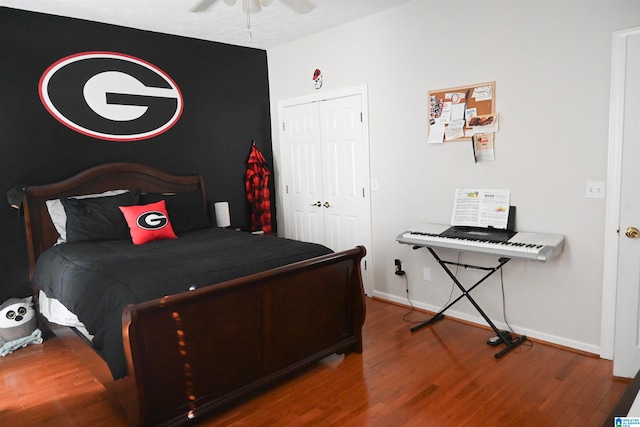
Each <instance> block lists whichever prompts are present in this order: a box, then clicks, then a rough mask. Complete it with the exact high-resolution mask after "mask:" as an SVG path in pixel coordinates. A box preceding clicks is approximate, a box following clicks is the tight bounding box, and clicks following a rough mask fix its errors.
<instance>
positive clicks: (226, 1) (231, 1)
mask: <svg viewBox="0 0 640 427" xmlns="http://www.w3.org/2000/svg"><path fill="white" fill-rule="evenodd" d="M222 1H223V2H225V3H226V4H228V5H229V6H233V5H234V4H236V0H222Z"/></svg>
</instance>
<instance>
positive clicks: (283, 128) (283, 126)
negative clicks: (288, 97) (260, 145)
mask: <svg viewBox="0 0 640 427" xmlns="http://www.w3.org/2000/svg"><path fill="white" fill-rule="evenodd" d="M284 123H285V122H282V132H284V131H285V130H286V129H285V125H284Z"/></svg>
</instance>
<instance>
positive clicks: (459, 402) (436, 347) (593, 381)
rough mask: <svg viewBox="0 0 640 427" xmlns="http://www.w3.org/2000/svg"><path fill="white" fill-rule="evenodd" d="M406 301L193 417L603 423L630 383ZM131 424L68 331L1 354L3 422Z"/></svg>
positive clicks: (374, 308)
mask: <svg viewBox="0 0 640 427" xmlns="http://www.w3.org/2000/svg"><path fill="white" fill-rule="evenodd" d="M407 311H408V309H407V308H405V307H399V306H395V305H392V304H388V303H385V302H381V301H375V300H368V301H367V320H366V323H365V328H364V353H363V354H361V355H360V354H351V355H349V356H347V357H343V356H338V355H335V356H331V357H328V358H326V359H324V360H323V361H321V362H320V363H318V364H316V365H314V366H313V367H311V368H309V369H307V370H306V371H304V372H303V373H301V374H299V375H296V376H295V377H293V378H292V379H291V380H290V381H287V382H284V383H282V384H279V385H277V386H275V387H272V388H270V389H268V390H267V391H265V392H264V393H260V394H257V395H255V396H253V397H252V398H251V399H245V400H244V401H242V402H240V403H238V404H236V405H234V406H231V407H229V408H226V409H225V410H224V411H220V412H219V413H217V414H212V415H211V416H207V417H206V418H203V419H201V420H198V421H197V422H196V423H194V424H196V425H198V426H206V427H214V426H229V425H235V426H271V425H285V426H319V425H321V426H354V427H355V426H385V427H387V426H462V425H469V426H509V425H514V426H516V425H517V426H563V427H564V426H601V425H602V424H603V423H605V422H608V421H609V420H608V417H609V412H610V411H611V410H612V408H613V407H614V406H615V404H616V402H617V401H618V399H619V398H620V396H622V394H623V393H624V391H625V389H626V388H627V386H628V384H629V381H627V380H622V379H617V378H613V376H612V374H611V372H612V365H611V362H610V361H606V360H601V359H599V358H597V357H595V356H591V355H585V354H579V353H575V352H572V351H567V350H564V349H559V348H556V347H552V346H549V345H545V344H542V343H533V344H532V345H531V343H525V345H523V346H520V347H518V348H516V349H514V350H513V351H512V352H510V353H508V354H507V355H506V356H504V357H503V358H501V359H495V358H494V356H493V355H494V354H495V353H496V352H497V351H498V350H499V349H500V348H501V347H491V346H489V345H487V344H485V342H486V340H487V339H488V338H489V337H490V336H491V335H492V331H490V330H488V329H484V328H481V327H476V326H471V325H468V324H464V323H461V322H457V321H454V320H450V319H447V318H445V319H444V320H442V321H439V322H437V323H436V324H434V325H432V326H429V327H427V328H424V329H422V330H420V331H417V332H414V333H411V332H410V331H409V328H410V326H411V325H410V324H409V323H406V322H405V321H404V320H403V315H404V314H405V313H407ZM409 318H410V319H412V320H419V319H425V318H428V315H427V314H423V313H420V312H414V313H412V314H411V315H410V316H409ZM612 424H613V420H611V425H612ZM124 425H126V422H125V421H124V420H123V418H122V414H121V412H120V411H119V408H118V407H117V406H116V405H115V403H114V401H113V400H112V398H111V397H110V395H109V393H108V392H107V390H106V389H105V388H104V386H103V385H102V384H101V383H99V382H98V380H97V379H96V378H95V377H94V376H93V375H92V373H91V372H90V371H89V369H87V368H86V367H85V366H84V365H83V364H82V363H81V362H80V361H79V360H78V359H77V358H76V356H75V355H74V352H73V351H72V350H70V349H68V348H67V347H65V345H64V344H63V343H62V342H61V340H59V339H57V338H52V339H49V340H47V341H45V342H44V343H43V344H41V345H32V346H28V347H26V348H22V349H20V350H17V351H15V352H14V353H13V354H11V355H9V356H7V357H4V358H1V359H0V426H20V427H28V426H65V427H66V426H105V427H106V426H109V427H117V426H124Z"/></svg>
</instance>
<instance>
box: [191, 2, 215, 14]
mask: <svg viewBox="0 0 640 427" xmlns="http://www.w3.org/2000/svg"><path fill="white" fill-rule="evenodd" d="M217 1H218V0H200V2H199V3H198V4H197V5H196V6H195V7H194V8H193V9H191V12H204V11H205V10H207V9H209V8H210V7H211V6H212V5H213V4H214V3H215V2H217Z"/></svg>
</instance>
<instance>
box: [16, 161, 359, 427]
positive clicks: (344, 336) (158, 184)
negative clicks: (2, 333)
mask: <svg viewBox="0 0 640 427" xmlns="http://www.w3.org/2000/svg"><path fill="white" fill-rule="evenodd" d="M114 189H139V190H140V191H141V192H145V193H150V192H157V193H186V192H191V191H195V190H199V191H201V192H202V194H205V193H204V188H203V182H202V178H201V177H200V176H199V175H188V176H175V175H171V174H167V173H164V172H161V171H158V170H156V169H153V168H150V167H147V166H143V165H138V164H131V163H113V164H105V165H101V166H97V167H94V168H90V169H88V170H86V171H83V172H81V173H79V174H77V175H75V176H73V177H70V178H68V179H66V180H63V181H60V182H57V183H54V184H48V185H39V186H29V187H27V188H26V190H25V196H24V200H23V210H24V218H25V226H26V234H27V249H28V255H29V265H30V274H31V277H32V278H33V276H34V271H35V270H36V264H37V261H38V259H39V258H41V255H42V254H43V252H45V251H47V249H49V248H51V247H52V246H54V244H55V243H56V241H57V239H58V237H59V236H58V232H57V230H56V228H55V227H54V225H53V223H52V220H51V219H50V216H49V212H48V210H47V206H46V203H45V202H46V201H47V200H51V199H54V198H58V197H62V196H74V195H82V194H95V193H100V192H104V191H107V190H114ZM203 204H205V206H206V201H204V200H203ZM236 233H238V234H246V233H242V232H236ZM255 237H257V238H267V239H268V238H270V239H279V238H276V237H272V236H264V237H260V236H255ZM179 239H180V237H179ZM179 239H178V240H179ZM364 254H365V249H364V248H363V247H356V248H353V249H351V250H348V251H344V252H339V253H329V254H326V255H322V256H316V257H314V258H311V259H306V260H301V261H297V262H294V263H292V264H287V265H283V266H279V267H276V268H270V269H268V270H266V271H260V272H255V273H252V274H249V275H246V276H242V277H237V278H233V279H231V280H225V281H223V282H221V283H217V282H213V283H211V286H198V287H197V289H195V290H192V291H186V292H180V293H177V294H172V295H167V296H164V297H162V298H156V299H153V300H149V301H144V302H136V303H135V304H128V305H126V307H125V308H124V310H123V312H122V317H121V318H122V323H121V332H122V344H123V347H124V357H125V359H126V366H127V375H126V376H125V377H124V379H120V380H115V381H114V380H113V379H112V377H111V375H109V369H108V368H107V365H106V363H105V362H104V361H103V360H102V359H101V358H100V356H98V355H97V353H95V352H94V351H93V350H92V349H91V347H90V346H89V345H87V343H86V342H84V340H83V339H82V338H80V336H79V335H78V334H76V333H74V332H70V329H69V328H68V327H61V326H57V325H53V324H50V325H48V326H49V327H50V328H51V329H52V330H53V331H54V332H55V333H56V335H58V336H59V337H60V338H59V339H65V340H66V342H67V344H68V345H69V346H70V347H71V348H72V349H73V350H74V351H75V352H76V354H77V355H78V357H79V358H81V359H82V360H84V361H85V362H86V363H87V364H88V365H89V366H90V368H91V369H92V370H93V371H94V373H96V376H97V377H98V378H99V380H100V381H101V382H102V383H103V384H104V385H105V387H106V388H107V389H109V390H110V391H111V392H112V397H113V398H114V399H115V400H116V401H118V402H119V403H120V405H121V407H122V408H123V409H124V410H125V412H126V416H127V419H128V423H129V424H130V425H145V426H147V425H149V426H151V425H180V424H184V423H187V422H189V421H190V420H192V419H196V418H199V416H200V415H202V414H205V413H207V412H211V411H213V410H216V409H219V408H221V407H223V406H224V405H227V404H229V403H231V402H233V401H234V400H236V399H238V398H240V397H244V396H247V395H249V394H251V393H254V392H256V391H257V390H262V389H263V388H265V387H266V386H268V385H269V384H272V383H274V382H276V381H279V380H282V379H283V378H286V377H287V376H289V375H290V374H292V373H294V372H296V371H298V370H300V369H302V368H304V367H306V366H309V365H310V364H312V363H314V362H317V361H318V360H320V359H323V358H324V357H327V356H329V355H331V354H333V353H345V354H348V353H351V352H358V353H361V352H362V335H361V331H362V325H363V323H364V318H365V305H364V292H363V288H362V276H361V272H360V261H361V259H362V257H363V256H364ZM248 262H251V261H250V260H248ZM33 285H34V291H36V295H38V293H37V290H38V283H36V281H34V283H33Z"/></svg>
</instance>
